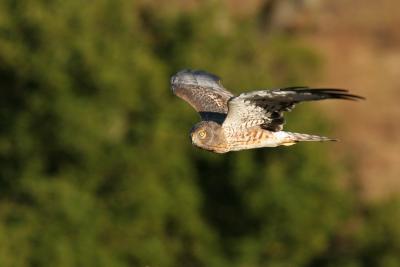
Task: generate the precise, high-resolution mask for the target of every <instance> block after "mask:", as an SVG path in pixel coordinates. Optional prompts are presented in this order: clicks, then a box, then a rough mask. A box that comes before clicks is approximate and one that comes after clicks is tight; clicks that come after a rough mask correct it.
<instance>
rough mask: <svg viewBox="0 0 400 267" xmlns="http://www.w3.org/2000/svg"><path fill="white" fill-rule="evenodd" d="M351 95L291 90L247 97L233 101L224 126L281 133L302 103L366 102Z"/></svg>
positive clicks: (257, 93) (314, 90)
mask: <svg viewBox="0 0 400 267" xmlns="http://www.w3.org/2000/svg"><path fill="white" fill-rule="evenodd" d="M347 92H348V91H347V90H343V89H331V88H316V89H310V88H307V87H289V88H282V89H275V90H262V91H254V92H249V93H243V94H241V95H239V96H237V97H234V98H232V99H231V100H230V101H229V103H228V106H229V112H228V115H227V117H226V119H225V121H224V126H228V127H243V126H244V127H253V126H257V125H258V126H261V127H262V128H264V129H267V130H270V131H280V130H282V128H283V124H284V119H283V112H284V111H291V110H292V109H293V107H294V106H295V104H297V103H299V102H303V101H315V100H323V99H345V100H358V99H364V98H363V97H361V96H357V95H352V94H349V93H347Z"/></svg>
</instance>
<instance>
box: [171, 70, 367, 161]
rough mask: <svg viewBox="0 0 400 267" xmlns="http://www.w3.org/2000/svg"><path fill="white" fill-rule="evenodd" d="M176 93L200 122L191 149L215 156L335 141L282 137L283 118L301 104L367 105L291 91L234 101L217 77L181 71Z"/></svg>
mask: <svg viewBox="0 0 400 267" xmlns="http://www.w3.org/2000/svg"><path fill="white" fill-rule="evenodd" d="M171 89H172V91H173V93H174V94H175V95H177V96H179V97H180V98H182V99H184V100H185V101H187V102H188V103H189V104H190V105H191V106H192V107H193V108H194V109H195V110H196V111H197V112H198V113H199V114H200V117H201V119H202V120H201V121H200V122H199V123H197V124H196V125H194V127H193V128H192V129H191V131H190V137H191V140H192V144H193V145H195V146H197V147H199V148H202V149H205V150H209V151H212V152H215V153H226V152H229V151H239V150H244V149H252V148H261V147H276V146H281V145H283V146H290V145H293V144H295V143H297V142H300V141H335V140H334V139H331V138H328V137H323V136H317V135H309V134H302V133H291V132H285V131H282V129H283V124H284V118H283V112H285V111H291V110H292V109H293V107H294V106H295V104H297V103H300V102H303V101H314V100H323V99H346V100H358V99H363V97H361V96H357V95H352V94H349V93H347V92H348V91H347V90H343V89H331V88H316V89H312V88H308V87H288V88H280V89H272V90H259V91H252V92H247V93H242V94H240V95H238V96H234V95H233V94H232V93H231V92H229V91H228V90H227V89H225V88H224V87H223V85H222V84H221V80H220V78H219V77H218V76H216V75H214V74H211V73H208V72H205V71H201V70H182V71H179V72H178V73H176V74H175V75H173V76H172V77H171Z"/></svg>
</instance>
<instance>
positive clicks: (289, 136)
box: [282, 132, 337, 146]
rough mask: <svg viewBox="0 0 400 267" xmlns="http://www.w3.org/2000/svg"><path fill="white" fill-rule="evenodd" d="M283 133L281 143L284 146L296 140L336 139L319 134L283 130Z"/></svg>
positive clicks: (318, 140) (320, 140)
mask: <svg viewBox="0 0 400 267" xmlns="http://www.w3.org/2000/svg"><path fill="white" fill-rule="evenodd" d="M283 133H285V134H284V138H283V142H282V145H284V146H291V145H294V144H296V143H298V142H303V141H312V142H322V141H337V140H336V139H332V138H329V137H325V136H319V135H311V134H302V133H291V132H283Z"/></svg>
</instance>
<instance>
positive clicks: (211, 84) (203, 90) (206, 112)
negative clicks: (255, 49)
mask: <svg viewBox="0 0 400 267" xmlns="http://www.w3.org/2000/svg"><path fill="white" fill-rule="evenodd" d="M171 88H172V91H173V92H174V94H175V95H177V96H179V97H180V98H182V99H184V100H185V101H187V102H188V103H189V104H190V105H191V106H192V107H193V108H194V109H195V110H196V111H197V112H199V114H200V116H201V118H202V119H203V120H214V121H216V122H218V123H222V122H223V121H224V119H225V117H226V114H227V112H228V104H227V103H228V100H229V99H230V98H231V97H233V94H232V93H231V92H229V91H227V90H226V89H225V88H224V87H223V86H222V84H221V80H220V79H219V78H218V77H217V76H216V75H214V74H211V73H208V72H205V71H199V70H182V71H180V72H178V73H177V74H175V75H174V76H172V78H171Z"/></svg>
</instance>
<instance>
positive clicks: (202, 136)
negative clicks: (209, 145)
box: [199, 130, 207, 139]
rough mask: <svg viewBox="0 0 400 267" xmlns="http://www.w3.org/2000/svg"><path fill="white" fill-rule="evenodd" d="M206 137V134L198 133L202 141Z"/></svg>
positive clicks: (203, 132) (204, 132)
mask: <svg viewBox="0 0 400 267" xmlns="http://www.w3.org/2000/svg"><path fill="white" fill-rule="evenodd" d="M206 136H207V133H206V131H204V130H203V131H200V132H199V137H200V138H201V139H204V138H206Z"/></svg>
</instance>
